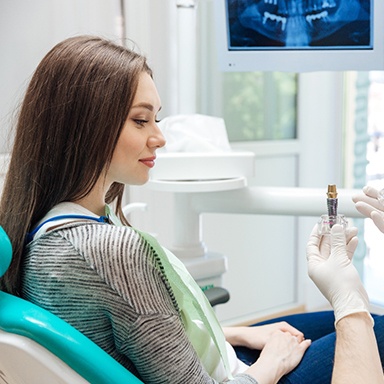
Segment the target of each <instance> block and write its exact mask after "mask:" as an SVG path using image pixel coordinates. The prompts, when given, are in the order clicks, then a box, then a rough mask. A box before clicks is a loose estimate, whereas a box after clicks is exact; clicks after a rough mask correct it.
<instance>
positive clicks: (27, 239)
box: [26, 215, 109, 244]
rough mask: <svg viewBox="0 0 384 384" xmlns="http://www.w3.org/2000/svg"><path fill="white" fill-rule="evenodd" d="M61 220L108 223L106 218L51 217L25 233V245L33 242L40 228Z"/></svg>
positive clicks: (81, 216) (84, 216)
mask: <svg viewBox="0 0 384 384" xmlns="http://www.w3.org/2000/svg"><path fill="white" fill-rule="evenodd" d="M62 219H86V220H93V221H97V222H99V223H108V222H109V218H108V216H100V217H93V216H86V215H59V216H54V217H51V218H50V219H47V220H45V221H43V222H42V223H41V224H39V225H38V226H37V227H36V228H35V229H34V230H33V231H31V232H28V233H27V237H26V244H28V243H30V242H31V241H32V240H33V237H34V236H35V235H36V233H37V232H38V231H39V230H40V228H41V227H42V226H43V225H45V224H47V223H49V222H51V221H57V220H62Z"/></svg>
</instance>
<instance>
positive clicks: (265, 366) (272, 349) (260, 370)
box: [246, 327, 311, 384]
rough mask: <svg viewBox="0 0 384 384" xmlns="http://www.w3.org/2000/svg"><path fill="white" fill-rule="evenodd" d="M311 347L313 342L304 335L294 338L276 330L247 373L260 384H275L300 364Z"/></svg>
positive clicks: (285, 332) (289, 333)
mask: <svg viewBox="0 0 384 384" xmlns="http://www.w3.org/2000/svg"><path fill="white" fill-rule="evenodd" d="M251 328H254V327H251ZM310 345H311V340H305V339H304V337H303V336H302V334H301V335H298V336H294V335H292V333H291V332H287V331H282V330H276V331H274V332H273V333H272V334H271V335H270V337H269V338H268V340H267V342H266V343H265V346H264V348H263V350H262V351H261V354H260V357H259V358H258V359H257V361H256V363H254V364H253V365H252V366H251V367H250V368H249V369H248V370H247V371H246V373H247V374H249V375H251V376H253V377H254V378H255V379H256V380H257V381H258V382H259V383H260V384H261V383H262V384H275V383H277V382H278V381H279V380H280V378H281V377H282V376H284V375H286V374H287V373H289V372H290V371H292V369H294V368H295V367H296V366H297V365H298V364H299V363H300V361H301V359H302V358H303V356H304V353H305V351H306V350H307V349H308V347H309V346H310Z"/></svg>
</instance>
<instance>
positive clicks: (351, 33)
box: [226, 0, 373, 50]
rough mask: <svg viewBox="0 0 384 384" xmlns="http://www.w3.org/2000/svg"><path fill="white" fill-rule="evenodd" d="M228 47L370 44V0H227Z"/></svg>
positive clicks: (369, 46) (351, 46)
mask: <svg viewBox="0 0 384 384" xmlns="http://www.w3.org/2000/svg"><path fill="white" fill-rule="evenodd" d="M226 5H227V16H228V27H229V36H228V37H229V39H228V41H229V45H230V46H229V49H230V50H238V49H241V50H247V49H251V50H266V49H271V50H273V49H372V47H373V38H372V34H373V32H372V31H373V26H372V21H373V5H372V0H227V3H226Z"/></svg>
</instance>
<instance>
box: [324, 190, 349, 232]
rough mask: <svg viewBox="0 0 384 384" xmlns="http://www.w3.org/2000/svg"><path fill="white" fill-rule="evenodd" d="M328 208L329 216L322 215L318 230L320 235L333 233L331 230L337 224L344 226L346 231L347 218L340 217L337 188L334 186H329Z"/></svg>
mask: <svg viewBox="0 0 384 384" xmlns="http://www.w3.org/2000/svg"><path fill="white" fill-rule="evenodd" d="M327 208H328V214H327V215H321V217H320V221H319V223H318V230H319V234H321V235H327V234H329V233H330V231H331V228H332V227H333V226H334V225H335V224H340V225H342V226H343V227H344V229H345V228H346V227H347V225H348V222H347V220H346V219H345V216H344V215H340V214H338V212H337V208H338V199H337V188H336V185H334V184H330V185H328V190H327Z"/></svg>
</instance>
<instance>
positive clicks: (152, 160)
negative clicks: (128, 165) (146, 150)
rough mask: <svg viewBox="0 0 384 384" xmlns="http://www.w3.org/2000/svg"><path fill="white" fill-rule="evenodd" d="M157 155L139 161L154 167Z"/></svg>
mask: <svg viewBox="0 0 384 384" xmlns="http://www.w3.org/2000/svg"><path fill="white" fill-rule="evenodd" d="M155 160H156V157H148V158H146V159H140V160H139V161H140V162H142V163H143V164H144V165H146V166H147V167H148V168H153V167H154V166H155Z"/></svg>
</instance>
